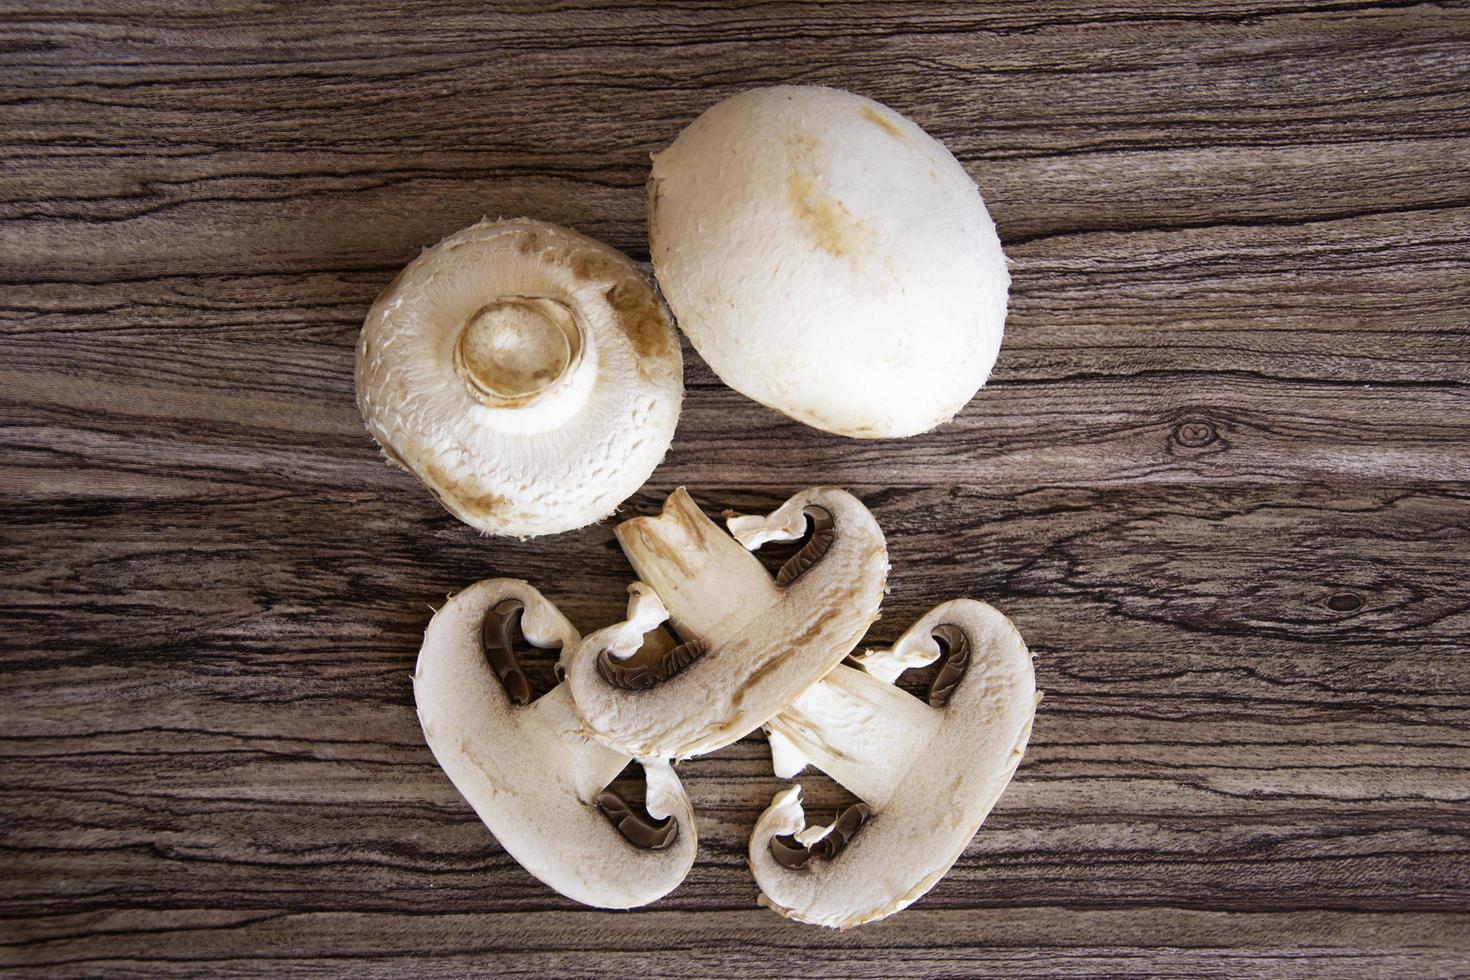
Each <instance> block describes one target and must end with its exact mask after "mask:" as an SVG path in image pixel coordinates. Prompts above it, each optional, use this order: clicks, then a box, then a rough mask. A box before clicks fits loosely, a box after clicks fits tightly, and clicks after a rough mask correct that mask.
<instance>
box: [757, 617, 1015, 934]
mask: <svg viewBox="0 0 1470 980" xmlns="http://www.w3.org/2000/svg"><path fill="white" fill-rule="evenodd" d="M941 652H943V653H944V654H945V656H946V661H945V664H944V666H943V667H942V668H941V669H940V672H939V677H938V678H936V680H935V683H934V685H933V686H932V687H931V688H930V694H929V703H928V704H926V703H924V702H923V701H921V700H920V699H918V698H916V697H913V696H912V695H910V694H907V693H905V692H904V691H901V690H899V689H898V688H897V687H894V686H893V680H894V679H895V678H896V677H897V676H898V675H899V674H900V673H902V672H903V671H904V670H906V669H907V668H909V667H913V666H921V665H923V664H928V663H932V662H933V661H934V660H935V659H936V658H937V657H938V656H940V654H941ZM855 659H856V661H857V662H858V663H860V664H862V665H863V667H865V668H866V669H855V668H853V667H849V666H845V665H842V666H838V667H836V668H835V669H833V671H832V672H831V673H830V674H828V675H827V676H826V677H824V678H823V679H822V680H821V681H820V682H819V683H817V684H815V685H813V686H812V687H811V688H810V689H809V690H807V691H806V692H805V693H804V694H802V695H801V697H799V698H797V699H796V700H795V701H794V702H793V703H792V704H791V705H790V706H789V707H787V708H786V709H785V710H784V711H782V712H781V713H780V714H778V715H776V716H775V717H774V718H772V719H771V720H770V722H769V723H768V724H767V730H768V731H769V733H770V736H771V746H772V756H773V761H774V762H775V764H776V769H777V772H778V774H784V775H787V776H790V775H795V772H796V771H799V770H800V768H801V766H802V764H804V763H806V762H810V763H811V764H812V765H815V766H816V767H817V768H818V769H821V770H822V771H823V772H825V773H827V774H828V775H829V776H831V777H832V778H833V779H835V780H837V782H839V783H841V784H842V785H843V786H845V787H847V789H849V790H850V791H852V792H853V793H854V794H855V795H857V796H858V798H859V799H861V800H862V801H863V802H862V803H861V804H858V805H857V807H850V808H849V809H848V810H847V811H846V812H844V814H843V815H842V816H841V817H839V818H838V820H837V821H836V823H835V824H834V825H833V827H832V828H830V829H829V828H818V829H816V830H812V829H810V828H807V826H806V819H805V816H804V814H803V812H802V807H801V787H800V786H793V787H791V788H789V789H786V790H783V791H782V792H780V793H778V794H776V797H775V799H774V800H772V802H771V806H770V807H769V808H768V809H767V810H766V811H765V813H763V814H761V817H760V819H759V820H758V821H757V822H756V825H755V831H754V832H753V833H752V834H751V838H750V869H751V871H752V872H753V873H754V874H755V879H756V883H757V884H758V885H760V888H761V897H760V902H761V904H762V905H765V906H767V907H769V908H771V909H774V910H775V911H777V912H779V913H780V914H781V915H783V916H785V917H787V918H790V919H796V920H798V921H800V922H810V923H813V924H816V925H824V926H832V927H834V928H838V929H846V928H848V927H850V926H856V925H861V924H862V923H864V922H871V921H873V920H874V919H881V918H883V917H884V916H887V915H891V914H893V913H894V912H897V911H898V910H899V909H902V908H904V907H906V906H907V905H909V904H910V903H911V902H913V901H914V900H915V899H917V898H918V897H919V896H921V895H923V894H924V893H925V892H926V891H928V890H929V889H930V888H931V887H933V885H934V883H935V882H937V881H938V880H939V879H940V878H941V877H943V875H944V873H945V872H946V871H948V870H949V869H950V867H951V866H952V865H953V864H954V863H955V861H956V860H957V859H958V858H959V856H960V854H961V853H962V852H963V851H964V849H965V846H966V845H967V844H968V843H969V842H970V838H972V837H974V836H975V831H976V830H978V829H979V828H980V824H981V822H983V821H984V820H985V817H986V815H987V814H988V813H989V812H990V808H991V807H992V806H994V805H995V801H996V800H997V799H999V798H1000V795H1001V793H1002V792H1003V791H1004V790H1005V788H1006V784H1007V783H1009V782H1010V779H1011V776H1012V775H1013V774H1014V773H1015V771H1016V766H1017V765H1018V764H1019V763H1020V761H1021V755H1022V754H1023V753H1024V752H1025V750H1026V741H1027V739H1028V738H1029V737H1030V734H1031V722H1032V719H1033V718H1034V716H1035V714H1036V705H1037V702H1038V701H1039V700H1040V696H1039V695H1038V694H1037V692H1036V676H1035V672H1034V670H1033V668H1032V665H1031V654H1030V652H1029V651H1028V650H1027V649H1026V644H1025V643H1024V642H1023V641H1022V639H1021V635H1020V634H1019V633H1017V632H1016V628H1015V627H1014V626H1012V625H1011V622H1010V620H1008V619H1006V618H1005V617H1004V616H1002V615H1001V614H1000V613H999V612H997V611H996V610H995V609H993V608H991V607H990V606H988V605H986V604H984V603H982V602H976V601H974V600H971V599H959V600H956V601H954V602H947V603H944V604H943V605H940V606H937V607H935V608H934V609H932V610H930V611H929V612H928V613H926V614H925V615H924V616H923V617H922V618H921V619H920V620H919V621H918V622H917V623H915V624H914V626H913V627H911V628H910V629H909V630H908V632H906V633H905V634H904V635H903V637H902V638H901V639H900V640H899V641H898V642H897V643H896V644H894V645H893V647H891V648H890V649H887V650H880V651H875V652H869V653H867V654H864V655H863V656H860V657H857V658H855ZM952 666H953V669H951V667H952ZM936 703H938V704H939V705H940V706H938V707H935V706H932V705H935V704H936ZM859 808H861V809H859ZM829 842H830V843H829ZM802 843H805V844H806V845H807V847H806V850H807V852H809V853H808V854H803V853H800V850H799V848H798V847H797V845H798V844H802ZM814 858H823V860H814Z"/></svg>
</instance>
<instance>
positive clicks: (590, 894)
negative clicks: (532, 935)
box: [413, 579, 695, 908]
mask: <svg viewBox="0 0 1470 980" xmlns="http://www.w3.org/2000/svg"><path fill="white" fill-rule="evenodd" d="M517 633H520V634H521V635H523V636H524V638H525V640H526V641H527V642H529V643H531V644H532V645H534V646H538V647H554V646H560V647H561V648H562V651H563V654H565V651H567V650H568V649H571V647H572V646H574V645H575V644H576V642H577V640H578V634H577V631H576V629H575V628H573V627H572V625H571V624H570V623H569V622H567V620H566V618H565V617H564V616H562V614H561V613H560V612H558V611H557V609H556V607H555V606H554V605H552V604H551V603H550V602H548V601H547V600H546V598H545V597H543V596H542V595H541V593H540V592H538V591H536V589H534V588H532V587H531V586H530V585H527V584H526V583H525V582H521V581H517V580H513V579H490V580H487V581H484V582H479V583H477V584H475V585H472V586H470V587H469V588H467V589H465V590H464V591H463V592H460V593H459V594H458V595H456V596H454V597H452V598H451V599H450V600H449V602H448V603H447V604H446V605H445V606H444V608H443V609H440V610H439V612H438V613H436V614H435V615H434V618H433V619H432V620H430V622H429V627H428V629H427V630H426V631H425V633H424V645H423V649H422V650H421V651H420V653H419V659H418V666H417V668H416V669H415V671H414V678H413V682H414V699H415V701H416V702H417V705H418V713H419V721H420V722H421V723H422V724H423V728H424V737H425V739H427V740H428V743H429V748H430V749H431V750H432V751H433V753H434V758H435V759H436V760H438V762H439V765H440V766H441V767H443V769H444V771H445V773H447V774H448V776H449V778H450V781H451V782H453V783H454V785H455V788H456V789H458V790H459V792H460V793H461V794H462V795H463V796H464V798H465V799H466V800H467V801H469V803H470V805H471V806H472V807H473V808H474V810H475V813H476V814H478V815H479V817H480V819H481V820H482V821H484V823H485V826H487V827H489V828H490V831H491V833H493V834H494V835H495V837H496V839H497V840H499V841H500V844H501V846H503V847H504V848H505V849H506V851H508V852H509V853H510V855H511V856H512V857H514V858H515V859H516V860H517V861H519V862H520V863H521V865H522V866H523V867H524V868H525V869H526V870H527V871H529V872H531V874H533V875H535V876H536V877H537V878H539V879H541V880H542V881H543V882H545V883H546V884H547V885H549V886H551V887H552V888H554V889H556V890H557V891H558V892H560V893H561V894H563V895H565V896H567V897H568V898H571V899H574V900H576V901H578V902H582V903H584V904H586V905H595V906H598V907H601V908H631V907H633V906H636V905H644V904H647V903H648V902H651V901H653V900H654V899H657V898H659V897H661V896H663V895H665V894H667V893H668V892H669V891H671V890H672V889H673V888H674V887H675V886H677V885H678V884H679V882H681V881H682V880H683V879H684V876H685V874H686V873H687V872H688V871H689V867H690V865H691V864H693V862H694V851H695V828H694V815H693V812H692V811H691V809H690V807H689V800H688V798H687V797H686V796H685V795H684V789H683V787H682V786H681V785H680V783H679V777H678V776H676V775H675V774H674V771H673V769H672V768H671V767H670V766H669V764H668V762H667V761H666V760H658V761H655V760H643V761H642V764H643V768H644V776H645V780H646V783H647V791H646V796H645V802H644V809H645V810H646V811H647V814H648V817H647V818H646V819H645V818H644V817H643V816H642V814H640V813H638V812H637V811H636V810H635V809H634V807H633V806H632V805H631V804H629V803H628V802H627V801H625V800H623V799H622V798H620V797H618V796H617V795H616V794H614V793H612V792H610V791H608V790H607V788H606V787H607V785H608V784H609V783H610V782H612V780H613V779H614V778H615V777H616V776H617V775H618V774H619V773H620V772H622V770H623V768H624V767H625V766H626V765H627V764H628V762H629V759H630V757H629V756H628V755H625V754H623V753H620V752H615V751H613V750H612V749H609V748H607V747H606V746H603V745H599V744H597V743H595V742H589V741H588V740H587V739H585V738H583V737H581V736H580V735H579V734H578V729H579V728H580V724H579V722H578V721H577V718H576V716H575V714H574V713H573V712H572V707H571V698H570V696H569V694H568V691H567V687H566V685H565V684H558V685H557V686H556V687H555V688H553V689H552V690H551V691H550V692H549V693H547V694H545V695H543V696H542V697H540V698H539V699H537V700H535V701H534V702H533V701H530V688H529V686H528V685H526V684H525V675H524V674H523V673H522V672H521V670H520V667H519V665H518V664H517V663H516V660H515V644H516V639H515V638H516V635H517Z"/></svg>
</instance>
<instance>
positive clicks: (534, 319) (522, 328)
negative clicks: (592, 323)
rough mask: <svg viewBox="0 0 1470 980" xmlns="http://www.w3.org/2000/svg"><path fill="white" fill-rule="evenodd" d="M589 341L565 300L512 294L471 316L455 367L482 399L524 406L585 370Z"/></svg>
mask: <svg viewBox="0 0 1470 980" xmlns="http://www.w3.org/2000/svg"><path fill="white" fill-rule="evenodd" d="M589 340H590V338H589V335H588V334H587V332H586V331H585V330H583V329H582V326H581V324H580V323H578V322H577V318H576V317H575V316H574V315H573V313H572V311H571V308H570V307H568V306H567V305H566V304H565V303H559V302H557V301H556V300H553V299H546V298H544V297H533V296H507V297H503V298H501V299H498V300H496V301H495V302H493V303H487V304H486V305H485V306H482V307H480V308H479V309H478V310H476V311H475V312H474V313H472V314H470V316H469V317H468V318H467V319H466V320H465V324H464V326H463V327H462V328H461V329H460V332H459V337H458V338H457V339H456V340H455V343H454V370H455V371H456V373H458V375H459V377H460V380H461V381H463V382H464V384H465V387H466V388H468V389H469V392H470V394H471V395H473V396H474V397H475V398H476V399H477V400H478V401H480V402H481V403H482V404H484V405H488V406H490V407H491V408H522V407H525V406H527V405H530V404H531V403H533V402H535V401H538V400H540V399H541V398H543V397H545V396H546V395H548V394H550V393H551V392H553V391H555V390H556V389H558V388H560V387H562V386H564V385H565V384H566V383H568V382H569V381H570V379H571V378H572V376H573V375H574V374H576V373H577V372H578V371H579V370H580V369H582V367H583V365H584V364H585V363H586V362H587V360H588V358H587V352H588V348H589V346H590V343H589Z"/></svg>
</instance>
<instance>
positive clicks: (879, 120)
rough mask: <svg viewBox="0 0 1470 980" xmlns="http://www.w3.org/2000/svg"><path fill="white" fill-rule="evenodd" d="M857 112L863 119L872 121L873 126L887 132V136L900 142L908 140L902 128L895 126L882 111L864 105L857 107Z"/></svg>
mask: <svg viewBox="0 0 1470 980" xmlns="http://www.w3.org/2000/svg"><path fill="white" fill-rule="evenodd" d="M858 112H859V113H861V114H862V117H863V118H864V119H866V120H867V121H868V122H870V123H872V124H873V125H874V126H877V127H878V128H879V129H881V130H883V132H885V133H887V134H888V135H889V136H892V137H893V138H894V139H896V140H898V141H899V142H901V143H907V142H908V137H907V136H905V135H904V133H903V130H901V129H899V128H898V127H897V126H895V125H894V124H893V120H892V119H889V118H888V117H886V116H884V115H883V113H881V112H879V111H878V110H877V109H874V108H873V107H872V106H868V105H865V106H863V107H862V108H861V109H859V110H858Z"/></svg>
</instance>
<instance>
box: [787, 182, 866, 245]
mask: <svg viewBox="0 0 1470 980" xmlns="http://www.w3.org/2000/svg"><path fill="white" fill-rule="evenodd" d="M786 190H787V193H788V194H789V195H790V197H791V209H792V211H793V212H795V214H796V217H797V218H798V219H799V220H800V221H801V222H802V223H803V224H805V225H806V226H807V230H808V231H810V232H811V234H812V237H813V238H814V239H815V240H816V243H817V245H818V247H820V248H821V249H822V251H824V252H826V253H827V254H829V255H834V256H839V257H840V256H843V255H848V254H850V253H851V252H854V251H857V250H858V249H860V248H861V247H862V246H863V245H865V244H866V243H867V241H868V240H869V239H871V238H872V232H871V231H870V230H869V229H868V227H867V226H866V225H864V224H863V223H862V222H861V221H859V220H858V219H857V218H856V217H854V216H853V213H852V212H851V211H849V210H848V209H847V205H845V204H843V203H842V202H841V201H839V200H838V199H837V198H835V197H832V196H831V195H829V194H827V193H826V192H825V191H823V190H822V188H821V187H820V186H819V185H818V184H817V181H816V179H815V178H814V177H812V176H811V175H810V174H808V173H801V172H798V173H794V174H792V175H791V176H790V177H788V178H787V179H786Z"/></svg>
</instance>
